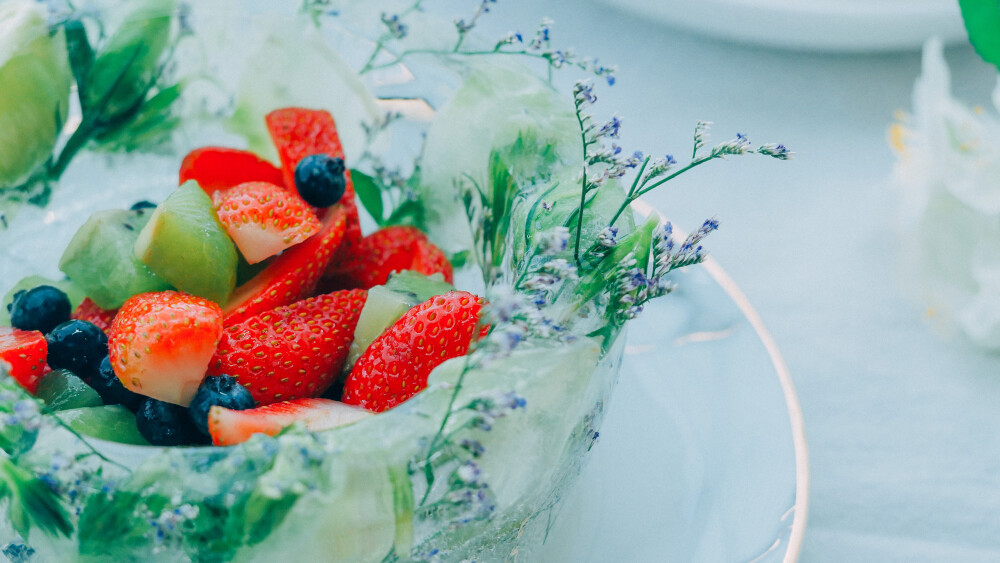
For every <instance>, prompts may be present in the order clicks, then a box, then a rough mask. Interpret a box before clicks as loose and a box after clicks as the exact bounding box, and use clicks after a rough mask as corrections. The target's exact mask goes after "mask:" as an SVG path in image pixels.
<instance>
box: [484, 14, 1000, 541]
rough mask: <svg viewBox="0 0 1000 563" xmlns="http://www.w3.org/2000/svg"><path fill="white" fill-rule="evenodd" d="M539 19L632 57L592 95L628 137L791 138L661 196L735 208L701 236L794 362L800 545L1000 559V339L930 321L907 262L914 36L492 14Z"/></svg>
mask: <svg viewBox="0 0 1000 563" xmlns="http://www.w3.org/2000/svg"><path fill="white" fill-rule="evenodd" d="M542 16H548V17H551V18H552V19H553V20H554V21H555V25H554V27H553V40H554V43H555V44H556V45H559V46H574V47H577V48H578V51H579V52H580V54H583V55H599V56H600V57H601V60H602V62H606V63H616V64H617V65H618V67H619V73H618V83H617V85H616V86H614V87H613V88H606V87H605V88H601V89H599V91H598V95H599V97H600V101H599V102H598V104H597V105H596V106H595V107H594V111H595V113H597V114H598V115H602V112H603V113H604V114H610V113H611V112H613V111H615V110H617V111H618V112H619V113H620V114H621V116H622V118H623V119H624V123H625V129H624V132H623V135H622V143H623V146H624V147H625V148H626V149H628V150H633V149H636V148H641V149H642V150H644V151H646V152H651V153H653V154H663V153H675V154H685V153H687V152H688V151H690V135H691V130H692V127H693V124H694V122H695V121H696V120H698V119H706V120H711V121H713V122H714V124H715V125H714V131H715V135H714V139H716V140H717V141H721V140H725V139H728V138H730V137H732V136H734V134H735V133H736V132H737V131H739V132H742V133H745V134H747V135H749V137H750V139H751V141H754V142H756V143H761V142H770V141H774V142H782V143H784V144H786V145H787V146H789V147H790V148H792V149H793V150H794V151H795V152H796V158H795V159H794V160H792V161H789V162H784V163H783V162H779V161H774V160H770V159H764V158H757V157H752V156H747V157H742V158H737V159H732V160H730V161H728V162H719V163H714V164H713V165H710V166H708V167H703V168H701V169H699V170H696V171H694V172H692V173H690V174H689V175H687V176H685V177H682V178H680V179H678V180H677V181H675V182H671V184H670V185H668V186H666V187H665V189H663V191H660V192H658V193H654V194H653V195H651V196H650V197H649V200H650V202H651V203H653V204H654V205H656V206H657V207H658V208H659V209H661V210H663V211H664V212H666V213H667V214H668V215H669V216H671V217H673V218H675V220H676V222H677V223H678V224H680V225H682V226H684V227H686V228H691V227H693V226H696V225H697V224H699V223H700V221H701V220H702V219H704V218H706V217H709V216H713V215H714V216H717V217H718V218H719V219H720V220H721V222H722V229H721V230H720V231H719V232H718V233H716V234H714V235H713V236H712V237H711V238H710V239H709V241H708V245H707V246H708V247H709V248H710V250H711V252H712V254H713V255H714V256H715V257H716V258H717V259H718V260H719V261H720V262H721V263H722V264H723V266H724V267H726V269H727V270H728V271H729V272H730V274H731V275H732V276H733V277H734V278H735V279H736V281H737V283H739V284H740V285H741V287H742V288H743V290H744V291H745V292H746V294H747V295H748V296H749V298H750V300H751V301H752V302H753V303H754V304H755V306H756V307H757V309H758V310H759V312H760V314H761V315H762V317H763V319H764V321H765V323H767V325H768V327H769V328H770V329H771V331H772V332H773V334H774V336H775V338H776V339H777V342H778V345H779V346H780V347H781V349H782V351H783V353H784V355H785V358H786V360H787V362H788V365H789V368H790V371H791V373H792V377H793V378H794V380H795V384H796V387H797V390H798V394H799V398H800V400H801V403H802V408H803V411H804V414H805V422H806V435H807V439H808V442H809V453H810V474H811V490H810V503H809V518H808V528H807V531H806V536H805V542H804V546H803V549H802V552H801V560H802V561H845V560H853V561H893V560H900V561H982V560H998V559H1000V502H998V501H1000V433H998V432H997V431H996V429H997V428H998V427H1000V408H997V405H998V404H1000V356H998V355H990V354H989V353H986V352H983V351H981V350H979V349H977V348H975V347H973V346H972V345H970V344H968V343H966V342H964V341H963V340H962V339H960V338H958V337H955V336H953V335H947V334H941V333H940V332H939V331H937V330H935V328H934V326H933V324H932V323H931V322H930V321H929V320H928V318H927V312H926V311H925V308H924V306H923V305H922V304H921V302H920V300H919V299H918V298H916V297H914V296H913V295H912V294H911V292H910V291H909V290H908V287H909V284H908V283H907V280H906V279H905V278H904V275H903V271H902V267H901V264H900V263H899V261H898V256H899V249H900V237H899V236H898V234H897V232H896V229H895V213H896V204H897V197H896V194H894V192H893V191H892V190H891V189H890V187H889V177H890V174H891V170H892V165H893V154H892V152H891V150H890V149H889V146H888V143H887V141H886V131H887V127H888V126H889V124H890V123H891V122H892V121H893V119H894V113H895V112H897V111H898V110H907V109H908V108H909V107H910V105H911V103H910V98H911V92H912V88H913V82H914V80H915V79H916V78H917V76H918V74H919V72H920V55H919V53H918V52H916V51H914V52H904V53H892V54H871V55H865V54H852V55H838V54H816V53H800V52H793V51H788V50H769V49H764V48H757V47H748V46H741V45H738V44H734V43H726V42H722V41H716V40H712V39H707V38H702V37H696V36H693V35H690V34H686V33H684V32H681V31H677V30H674V29H670V28H666V27H662V26H660V25H658V24H656V23H653V22H650V21H647V20H645V19H643V18H639V17H636V16H634V15H630V14H627V13H624V12H619V11H616V10H614V9H612V8H608V7H606V6H603V5H601V4H598V3H592V2H565V1H563V2H560V1H556V0H539V1H532V0H505V1H504V2H500V3H498V4H496V5H495V7H494V8H493V13H492V14H490V15H489V16H488V17H487V18H485V19H484V20H483V23H482V27H483V28H484V29H485V30H487V31H488V32H494V31H495V32H496V33H497V34H498V35H499V34H500V33H502V32H506V31H508V30H511V29H519V30H522V31H526V32H527V31H530V30H532V29H533V28H534V26H535V24H536V22H538V21H539V20H540V19H541V17H542ZM584 46H585V47H586V48H585V49H584ZM946 54H947V58H948V61H949V64H950V65H951V68H952V75H953V82H954V85H955V86H954V89H955V92H956V95H957V96H958V97H959V98H961V99H964V100H968V101H969V102H970V103H975V102H978V103H983V104H985V103H987V102H988V100H989V94H990V91H991V89H992V87H993V85H994V83H995V80H996V78H995V77H996V74H995V71H991V69H990V68H989V67H987V66H986V65H985V64H983V63H982V62H981V61H980V60H979V59H978V58H977V57H976V55H975V54H974V52H973V51H972V50H971V48H968V47H964V46H958V47H953V48H950V49H949V50H948V51H947V53H946ZM561 79H562V78H560V80H561ZM566 80H569V77H568V76H567V77H566Z"/></svg>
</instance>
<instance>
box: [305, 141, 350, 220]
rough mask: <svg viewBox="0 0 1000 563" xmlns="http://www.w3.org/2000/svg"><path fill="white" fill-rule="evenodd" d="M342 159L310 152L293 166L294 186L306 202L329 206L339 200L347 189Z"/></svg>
mask: <svg viewBox="0 0 1000 563" xmlns="http://www.w3.org/2000/svg"><path fill="white" fill-rule="evenodd" d="M344 172H345V167H344V159H342V158H332V157H330V156H328V155H325V154H312V155H309V156H307V157H305V158H303V159H302V160H300V161H299V164H298V165H297V166H296V167H295V188H296V189H297V190H298V191H299V195H300V196H302V199H304V200H305V202H306V203H308V204H309V205H312V206H314V207H330V206H331V205H333V204H334V203H337V202H338V201H340V198H341V196H343V195H344V190H346V189H347V177H346V176H345V175H344Z"/></svg>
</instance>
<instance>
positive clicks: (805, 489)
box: [631, 199, 810, 563]
mask: <svg viewBox="0 0 1000 563" xmlns="http://www.w3.org/2000/svg"><path fill="white" fill-rule="evenodd" d="M631 207H632V209H633V210H634V211H636V212H637V213H638V214H640V215H642V216H644V217H649V216H652V215H656V216H657V217H659V219H660V221H662V222H666V221H667V220H668V219H667V217H666V216H665V215H664V214H663V213H661V212H660V211H659V210H658V209H656V208H655V207H654V206H652V205H651V204H649V203H648V202H646V201H644V200H642V199H638V200H636V201H634V202H632V205H631ZM674 232H675V233H677V234H678V235H679V236H684V235H683V233H680V231H679V230H678V229H677V228H676V227H675V228H674ZM701 265H702V266H703V267H704V269H705V271H706V272H707V273H708V275H709V276H710V277H711V278H712V280H713V281H715V283H717V284H718V285H719V287H721V288H722V290H723V291H724V292H725V293H726V295H727V296H728V297H729V298H730V299H731V300H732V301H733V303H735V304H736V307H737V308H739V310H740V312H741V313H743V315H744V317H746V319H747V321H749V323H750V326H751V327H752V328H753V330H754V332H755V333H756V334H757V337H758V338H759V339H760V341H761V343H762V344H763V345H764V350H765V351H766V352H767V355H768V358H769V359H770V361H771V365H772V367H773V368H774V371H775V373H776V374H777V376H778V383H779V385H780V386H781V390H782V393H783V394H784V399H785V407H786V410H787V411H788V419H789V424H790V425H791V430H792V445H793V448H794V452H795V502H794V503H793V504H792V507H791V508H790V509H789V510H790V511H791V512H792V525H791V533H790V534H789V537H788V545H787V546H786V547H785V554H784V557H783V558H782V561H783V562H784V563H794V562H796V561H798V558H799V553H800V552H801V549H802V540H803V537H804V536H805V529H806V521H807V519H808V512H809V478H810V476H809V446H808V444H807V442H806V433H805V419H804V418H803V415H802V404H801V403H800V402H799V397H798V393H796V391H795V383H794V382H793V381H792V375H791V373H790V372H789V371H788V364H787V363H786V362H785V358H784V356H782V354H781V350H780V349H779V348H778V343H777V341H776V340H775V339H774V336H773V335H772V334H771V331H770V330H768V328H767V326H766V325H765V324H764V320H763V319H762V318H761V316H760V314H759V313H758V312H757V309H755V308H754V306H753V305H752V304H751V303H750V300H749V299H748V298H747V296H746V294H745V293H743V290H742V289H740V287H739V286H738V285H737V284H736V282H735V280H733V278H732V277H731V276H730V275H729V273H728V272H726V270H725V269H723V267H722V265H721V264H719V261H718V260H716V259H715V258H714V257H712V256H708V257H707V258H706V259H705V261H704V262H702V264H701ZM780 542H781V539H780V538H778V539H777V540H775V542H774V544H772V545H771V547H770V548H769V549H768V550H767V552H765V553H764V554H762V555H761V556H760V557H758V558H757V560H760V559H761V558H762V557H764V555H766V554H767V553H769V552H771V551H773V550H775V549H778V548H779V546H780Z"/></svg>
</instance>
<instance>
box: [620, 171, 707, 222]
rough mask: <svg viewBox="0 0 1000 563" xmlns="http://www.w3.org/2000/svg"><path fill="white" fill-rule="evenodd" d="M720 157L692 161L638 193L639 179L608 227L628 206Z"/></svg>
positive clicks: (640, 172)
mask: <svg viewBox="0 0 1000 563" xmlns="http://www.w3.org/2000/svg"><path fill="white" fill-rule="evenodd" d="M718 156H719V155H715V154H709V155H707V156H703V157H701V158H699V159H696V160H692V161H691V162H689V163H688V164H687V165H685V166H684V167H683V168H681V169H680V170H678V171H676V172H674V173H673V174H670V175H668V176H666V177H663V178H660V179H659V180H657V181H656V182H654V183H653V184H651V185H649V186H647V185H646V182H643V183H642V184H641V185H640V186H639V189H638V191H636V182H638V181H639V178H638V177H637V178H636V182H633V183H632V187H631V188H630V189H629V191H628V195H626V196H625V201H623V202H622V204H621V205H620V206H619V207H618V211H616V212H615V214H614V216H612V217H611V221H610V222H609V223H608V226H609V227H613V226H614V224H615V222H616V221H618V218H619V217H621V215H622V213H624V212H625V210H626V209H628V206H629V205H632V202H633V201H635V200H637V199H639V198H640V197H642V196H643V195H645V194H648V193H649V192H651V191H653V190H655V189H656V188H658V187H660V186H661V185H663V184H665V183H667V182H669V181H670V180H673V179H674V178H676V177H678V176H680V175H681V174H683V173H685V172H687V171H688V170H691V169H692V168H695V167H697V166H698V165H700V164H704V163H706V162H708V161H709V160H712V159H715V158H718ZM646 160H647V161H648V160H649V158H648V157H647V158H646ZM642 166H643V169H645V167H646V163H645V162H644V163H643V165H642ZM639 175H640V176H641V175H642V170H640V171H639Z"/></svg>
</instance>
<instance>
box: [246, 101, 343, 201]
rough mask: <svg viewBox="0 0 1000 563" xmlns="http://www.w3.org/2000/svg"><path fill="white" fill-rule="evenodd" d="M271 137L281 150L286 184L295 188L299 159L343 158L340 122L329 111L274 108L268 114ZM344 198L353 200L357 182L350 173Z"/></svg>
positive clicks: (290, 187) (279, 150)
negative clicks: (338, 127) (338, 124)
mask: <svg viewBox="0 0 1000 563" xmlns="http://www.w3.org/2000/svg"><path fill="white" fill-rule="evenodd" d="M265 121H267V130H268V131H269V132H270V133H271V140H272V141H274V146H275V148H277V149H278V157H279V158H281V169H282V171H283V173H284V177H285V182H284V183H285V187H287V188H288V189H290V190H291V189H294V188H295V167H296V166H298V164H299V161H300V160H302V159H303V158H305V157H307V156H309V155H312V154H326V155H329V156H331V157H333V158H344V147H343V145H341V144H340V136H339V135H338V134H337V124H336V123H335V122H334V120H333V116H332V115H330V112H328V111H326V110H311V109H304V108H284V109H278V110H274V111H272V112H271V113H269V114H267V116H266V117H265ZM343 199H345V200H350V201H353V200H354V183H353V182H351V173H350V171H348V172H347V190H346V191H345V192H344V197H343Z"/></svg>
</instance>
